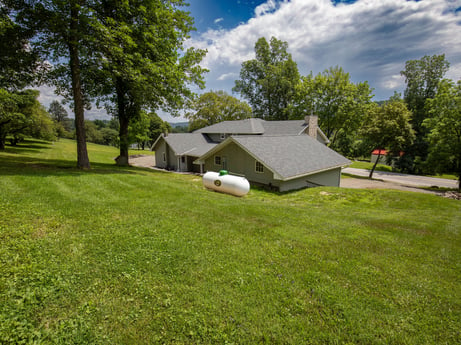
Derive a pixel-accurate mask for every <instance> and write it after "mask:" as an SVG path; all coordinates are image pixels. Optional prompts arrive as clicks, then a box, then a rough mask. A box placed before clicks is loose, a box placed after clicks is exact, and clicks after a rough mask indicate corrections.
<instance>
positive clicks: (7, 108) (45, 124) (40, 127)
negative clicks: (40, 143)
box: [0, 89, 55, 149]
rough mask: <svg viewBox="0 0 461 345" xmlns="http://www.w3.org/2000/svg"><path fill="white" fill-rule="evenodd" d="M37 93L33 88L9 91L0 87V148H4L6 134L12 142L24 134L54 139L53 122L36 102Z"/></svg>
mask: <svg viewBox="0 0 461 345" xmlns="http://www.w3.org/2000/svg"><path fill="white" fill-rule="evenodd" d="M38 95H39V92H38V91H35V90H25V91H20V92H12V93H10V92H8V91H6V90H4V89H0V149H4V147H5V140H6V138H7V136H9V137H10V140H11V142H12V143H13V144H16V143H18V142H19V141H21V140H22V139H23V138H24V137H25V136H31V137H34V138H38V139H46V140H53V139H55V127H54V123H53V121H52V120H51V118H50V116H49V114H48V113H47V112H46V110H45V108H44V107H43V106H42V105H41V104H40V103H39V102H38V100H37V98H38Z"/></svg>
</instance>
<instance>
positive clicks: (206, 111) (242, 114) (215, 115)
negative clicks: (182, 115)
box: [186, 91, 251, 131]
mask: <svg viewBox="0 0 461 345" xmlns="http://www.w3.org/2000/svg"><path fill="white" fill-rule="evenodd" d="M192 108H193V109H194V112H190V113H188V114H186V118H187V119H188V120H189V121H190V122H189V130H190V131H194V130H196V129H199V128H203V127H206V126H210V125H212V124H215V123H219V122H222V121H233V120H243V119H248V118H250V117H251V107H250V106H249V105H248V104H247V103H245V102H241V101H240V100H238V99H237V98H235V97H232V96H231V95H229V94H227V93H226V92H224V91H210V92H206V93H204V94H202V95H200V97H199V98H198V99H197V100H196V101H195V102H194V103H193V104H192Z"/></svg>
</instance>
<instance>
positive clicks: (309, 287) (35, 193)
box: [0, 140, 461, 344]
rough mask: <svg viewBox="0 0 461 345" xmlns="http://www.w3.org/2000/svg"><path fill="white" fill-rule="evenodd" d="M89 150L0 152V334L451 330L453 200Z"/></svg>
mask: <svg viewBox="0 0 461 345" xmlns="http://www.w3.org/2000/svg"><path fill="white" fill-rule="evenodd" d="M88 149H89V156H90V160H91V162H92V167H93V169H92V170H91V171H79V170H77V169H75V168H74V166H75V156H76V154H75V144H74V142H72V141H66V140H62V141H60V142H57V143H54V144H51V143H45V142H39V141H35V142H26V143H25V145H22V146H19V147H17V148H12V147H7V149H6V151H4V152H0V191H1V193H0V306H1V308H0V343H1V344H18V343H24V344H456V343H460V341H461V333H460V330H461V280H460V277H461V235H460V230H461V202H459V201H457V200H449V199H444V198H441V197H437V196H434V195H426V194H421V193H411V192H400V191H382V190H348V189H339V188H332V187H328V188H327V187H325V188H324V187H322V188H312V189H306V190H302V191H297V192H292V193H286V194H276V193H269V192H265V191H262V190H256V189H252V190H251V191H250V193H249V194H248V195H247V196H245V197H243V198H237V197H233V196H229V195H224V194H219V193H215V192H210V191H207V190H205V189H204V188H203V187H202V184H201V179H200V178H199V177H196V176H186V175H177V174H171V173H161V172H155V171H152V170H148V169H141V168H129V167H128V168H119V167H116V166H115V165H113V158H114V157H115V156H117V150H116V149H114V148H110V147H105V146H98V145H88ZM133 154H136V151H134V152H133Z"/></svg>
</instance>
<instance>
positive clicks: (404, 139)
mask: <svg viewBox="0 0 461 345" xmlns="http://www.w3.org/2000/svg"><path fill="white" fill-rule="evenodd" d="M410 120H411V112H410V111H409V110H408V109H407V106H406V105H405V103H404V102H403V101H401V100H391V101H390V102H388V103H385V104H384V105H382V106H379V105H377V104H373V105H372V106H370V107H369V109H368V112H367V114H366V117H365V120H364V121H363V125H362V127H361V128H360V134H361V135H362V137H363V138H364V139H365V141H366V142H367V143H368V144H369V145H370V146H369V147H370V151H371V150H372V149H375V148H377V149H380V150H381V149H387V150H388V151H389V155H391V156H399V153H400V151H401V150H402V149H403V148H404V147H405V145H407V144H411V143H412V141H413V140H414V137H415V135H414V131H413V128H412V126H411V124H410ZM380 152H381V151H380ZM379 156H380V155H378V159H377V160H376V162H375V164H374V165H373V168H372V169H371V171H370V178H372V177H373V172H374V170H375V168H376V165H377V163H378V161H379Z"/></svg>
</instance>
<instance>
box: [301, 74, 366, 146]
mask: <svg viewBox="0 0 461 345" xmlns="http://www.w3.org/2000/svg"><path fill="white" fill-rule="evenodd" d="M371 92H372V89H371V88H370V87H369V85H368V83H367V82H363V83H357V84H354V83H352V82H351V81H350V76H349V73H346V72H344V70H343V69H342V68H341V67H331V68H330V69H328V70H325V71H324V72H323V73H319V74H318V75H316V76H315V77H314V76H313V75H312V73H311V74H310V75H308V76H307V77H302V78H301V82H300V83H299V84H298V86H297V92H296V102H295V105H294V111H293V117H294V118H303V117H304V116H305V115H307V114H316V115H318V116H319V126H320V128H322V130H323V131H324V132H325V134H326V135H327V137H328V138H329V139H330V142H331V144H330V145H331V147H332V148H334V149H337V150H338V151H340V152H342V153H344V154H348V152H349V151H350V150H351V148H350V146H351V145H352V142H353V141H354V140H355V139H357V138H356V137H355V136H354V135H355V133H356V132H357V130H358V129H359V128H360V126H361V124H362V122H363V116H364V114H365V112H366V111H367V108H368V106H369V105H370V103H371V97H372V94H371Z"/></svg>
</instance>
